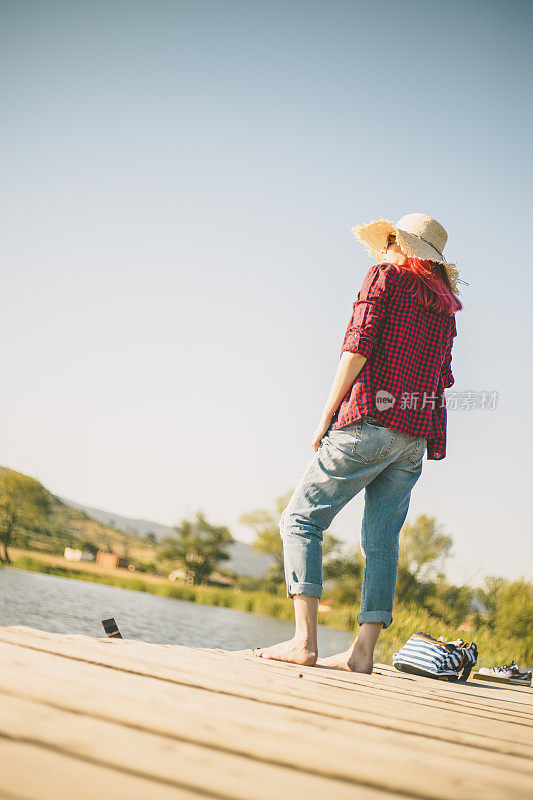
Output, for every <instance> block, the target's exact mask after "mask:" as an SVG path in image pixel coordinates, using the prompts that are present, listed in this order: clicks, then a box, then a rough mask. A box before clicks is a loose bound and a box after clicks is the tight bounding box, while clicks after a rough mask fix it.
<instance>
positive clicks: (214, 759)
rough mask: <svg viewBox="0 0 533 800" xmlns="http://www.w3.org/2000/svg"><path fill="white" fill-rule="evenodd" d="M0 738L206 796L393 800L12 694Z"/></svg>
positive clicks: (1, 714) (264, 799)
mask: <svg viewBox="0 0 533 800" xmlns="http://www.w3.org/2000/svg"><path fill="white" fill-rule="evenodd" d="M6 731H7V732H8V733H6ZM0 735H9V736H10V737H12V739H13V740H14V741H18V742H23V743H34V744H36V743H37V742H38V743H39V744H41V745H44V746H45V747H46V749H47V750H48V751H51V752H55V753H59V754H63V755H69V756H71V757H72V758H77V759H81V760H84V761H86V762H87V761H88V762H90V763H92V764H97V765H99V766H101V767H105V768H107V769H111V770H116V771H118V772H119V773H122V774H127V775H129V776H132V777H138V778H142V779H143V780H149V781H153V782H154V783H155V784H163V785H165V786H172V787H175V788H176V789H179V790H180V791H186V792H195V793H196V792H198V793H200V794H201V795H202V796H208V797H224V798H226V797H228V798H236V799H238V800H270V798H272V796H273V794H274V793H276V794H281V793H286V794H287V795H288V796H291V795H292V796H298V795H299V794H303V795H304V796H305V795H307V794H310V795H313V793H316V794H320V795H321V796H323V797H326V798H331V797H334V798H336V800H352V798H353V797H354V791H356V792H357V796H358V797H360V798H361V800H390V798H392V797H394V796H396V797H397V795H393V794H391V793H388V792H380V791H378V790H375V789H369V788H367V787H365V786H358V785H357V783H354V782H345V781H336V780H330V779H327V778H323V777H320V776H317V775H310V774H308V773H305V772H302V771H300V770H294V769H292V768H290V767H281V766H277V765H274V764H266V763H263V762H261V761H257V760H255V759H250V758H246V757H243V756H235V755H232V754H228V753H226V752H223V751H220V750H216V749H213V748H206V747H202V746H198V745H195V744H191V743H189V742H183V741H177V740H171V739H169V738H168V737H165V736H159V735H157V734H154V733H151V732H146V731H140V730H136V729H134V728H131V727H127V726H123V725H120V724H117V723H113V722H103V721H101V720H98V719H94V718H91V717H89V716H85V715H83V714H79V713H77V712H66V711H59V710H57V709H55V708H50V707H47V706H44V705H42V704H40V703H34V702H31V701H27V700H20V699H18V698H13V697H5V696H4V697H3V698H2V708H1V712H0ZM1 783H2V775H1V772H0V785H1Z"/></svg>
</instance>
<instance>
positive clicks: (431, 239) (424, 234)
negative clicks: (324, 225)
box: [352, 214, 465, 294]
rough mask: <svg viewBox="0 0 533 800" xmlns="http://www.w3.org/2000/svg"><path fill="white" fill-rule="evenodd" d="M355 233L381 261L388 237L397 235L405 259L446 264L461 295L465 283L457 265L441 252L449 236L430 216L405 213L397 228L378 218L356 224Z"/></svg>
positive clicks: (353, 231) (451, 278)
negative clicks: (410, 258) (364, 223)
mask: <svg viewBox="0 0 533 800" xmlns="http://www.w3.org/2000/svg"><path fill="white" fill-rule="evenodd" d="M352 233H353V235H354V236H355V237H356V239H359V241H360V242H362V244H364V246H365V247H366V249H367V250H368V253H369V254H370V255H371V256H373V257H374V258H375V259H377V260H378V261H379V260H380V259H381V258H382V257H383V256H384V255H385V246H386V244H387V239H388V238H389V234H391V233H394V234H396V242H397V244H398V246H399V247H400V250H401V251H402V253H404V254H405V255H406V256H408V257H409V256H411V257H414V258H420V259H423V260H424V261H438V262H439V264H443V265H444V266H445V267H446V272H447V273H448V279H449V281H450V285H451V287H452V291H453V292H454V293H456V294H457V293H458V289H457V284H458V283H465V281H461V280H460V279H459V271H458V269H457V266H456V265H455V264H453V263H452V262H448V261H446V259H445V258H444V255H443V253H442V251H443V250H444V245H445V244H446V242H447V240H448V234H447V233H446V231H445V230H444V228H443V227H442V225H439V223H438V222H437V220H436V219H433V217H430V216H429V215H428V214H405V216H403V217H400V219H399V220H398V222H397V223H396V225H394V224H393V223H392V222H389V220H388V219H375V220H372V222H368V223H367V224H366V225H356V226H355V227H354V228H352Z"/></svg>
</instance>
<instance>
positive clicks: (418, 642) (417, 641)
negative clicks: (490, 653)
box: [392, 631, 477, 681]
mask: <svg viewBox="0 0 533 800" xmlns="http://www.w3.org/2000/svg"><path fill="white" fill-rule="evenodd" d="M461 641H462V640H461ZM476 661H477V645H476V643H475V642H469V643H466V644H465V643H463V644H460V645H458V644H453V643H452V642H441V641H439V640H438V639H434V638H433V637H432V636H429V635H428V634H427V633H422V632H421V631H419V632H418V633H413V635H412V636H411V637H410V638H409V640H408V641H407V642H406V643H405V644H404V646H403V647H401V648H400V649H399V650H398V652H397V653H394V655H393V656H392V663H393V665H394V666H395V667H396V669H398V670H401V671H402V672H410V673H411V674H413V675H424V676H425V677H427V678H437V679H439V680H446V681H458V680H461V681H466V680H467V679H468V676H469V675H470V672H471V670H472V667H473V666H474V664H475V663H476ZM461 671H462V675H461V677H459V674H460V673H461Z"/></svg>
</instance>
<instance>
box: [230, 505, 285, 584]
mask: <svg viewBox="0 0 533 800" xmlns="http://www.w3.org/2000/svg"><path fill="white" fill-rule="evenodd" d="M291 497H292V492H287V493H286V494H284V495H281V496H280V497H278V498H276V501H275V507H276V511H275V512H274V513H273V514H272V513H271V512H270V511H265V510H264V509H257V510H256V511H251V512H249V513H244V514H241V516H240V519H239V522H240V523H241V525H248V527H250V528H251V529H252V530H253V531H254V532H255V539H254V541H253V542H252V545H251V549H252V550H255V551H256V552H258V553H265V554H266V555H269V556H272V558H273V564H272V565H271V566H270V568H269V571H268V572H269V578H270V580H271V581H272V582H273V583H274V584H276V585H279V584H281V583H283V582H284V581H285V573H284V569H283V540H282V538H281V536H280V530H279V520H280V517H281V514H282V513H283V511H284V510H285V508H286V507H287V503H288V502H289V500H290V499H291Z"/></svg>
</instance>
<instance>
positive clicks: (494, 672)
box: [478, 661, 531, 686]
mask: <svg viewBox="0 0 533 800" xmlns="http://www.w3.org/2000/svg"><path fill="white" fill-rule="evenodd" d="M478 672H479V674H480V675H489V676H490V677H491V678H503V679H505V680H508V681H509V683H512V684H514V685H515V686H531V670H529V671H528V672H520V670H519V668H518V664H517V663H516V661H512V662H511V663H510V664H505V665H504V666H503V667H490V668H488V667H482V668H481V669H480V670H479V671H478Z"/></svg>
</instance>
